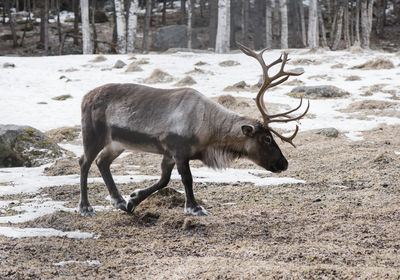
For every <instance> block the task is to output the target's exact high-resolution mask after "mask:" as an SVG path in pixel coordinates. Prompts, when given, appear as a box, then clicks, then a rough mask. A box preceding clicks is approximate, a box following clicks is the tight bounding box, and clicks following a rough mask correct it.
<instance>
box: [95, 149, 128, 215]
mask: <svg viewBox="0 0 400 280" xmlns="http://www.w3.org/2000/svg"><path fill="white" fill-rule="evenodd" d="M123 151H124V149H123V148H122V147H119V146H118V145H115V144H114V143H111V144H109V145H107V146H106V147H105V148H104V149H103V150H102V151H101V153H100V155H99V156H98V158H97V160H96V164H97V167H98V168H99V170H100V173H101V176H102V177H103V180H104V183H105V184H106V186H107V189H108V192H109V193H110V196H111V204H112V205H113V206H114V207H115V208H116V209H121V210H123V211H127V209H126V201H125V199H123V197H122V196H121V194H120V192H119V190H118V188H117V186H116V185H115V182H114V179H113V177H112V174H111V171H110V165H111V163H112V162H113V161H114V159H116V158H117V157H118V156H119V155H120V154H121V153H122V152H123Z"/></svg>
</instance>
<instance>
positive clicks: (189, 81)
mask: <svg viewBox="0 0 400 280" xmlns="http://www.w3.org/2000/svg"><path fill="white" fill-rule="evenodd" d="M194 84H196V81H195V80H194V79H193V78H192V77H190V76H186V77H185V78H183V79H182V80H180V81H178V82H177V83H176V84H174V86H178V87H182V86H191V85H194Z"/></svg>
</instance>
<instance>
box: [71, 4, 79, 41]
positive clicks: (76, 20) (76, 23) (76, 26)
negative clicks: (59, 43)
mask: <svg viewBox="0 0 400 280" xmlns="http://www.w3.org/2000/svg"><path fill="white" fill-rule="evenodd" d="M72 8H73V10H74V45H76V46H77V45H79V41H78V35H79V0H73V1H72Z"/></svg>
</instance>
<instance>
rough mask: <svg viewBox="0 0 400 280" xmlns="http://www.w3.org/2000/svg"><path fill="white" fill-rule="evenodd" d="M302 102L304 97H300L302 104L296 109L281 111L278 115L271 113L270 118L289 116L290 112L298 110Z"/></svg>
mask: <svg viewBox="0 0 400 280" xmlns="http://www.w3.org/2000/svg"><path fill="white" fill-rule="evenodd" d="M302 104H303V97H300V104H299V105H298V106H297V107H296V108H294V109H292V110H290V111H287V112H284V113H280V114H276V115H270V116H269V118H270V119H273V118H277V117H288V116H287V115H288V114H290V113H293V112H294V111H297V110H298V109H300V107H301V105H302Z"/></svg>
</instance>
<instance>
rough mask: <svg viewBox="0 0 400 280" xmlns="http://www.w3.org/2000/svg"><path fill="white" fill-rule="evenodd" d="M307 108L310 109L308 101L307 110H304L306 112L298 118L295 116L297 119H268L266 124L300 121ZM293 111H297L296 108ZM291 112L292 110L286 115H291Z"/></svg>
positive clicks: (305, 112)
mask: <svg viewBox="0 0 400 280" xmlns="http://www.w3.org/2000/svg"><path fill="white" fill-rule="evenodd" d="M309 108H310V100H308V105H307V109H306V110H305V111H304V113H303V114H301V115H300V116H297V117H295V118H288V119H279V120H274V119H271V118H270V120H269V121H268V123H272V122H291V121H297V120H300V119H301V118H302V117H304V116H305V115H306V114H307V112H308V109H309ZM295 110H297V108H296V109H295ZM295 110H294V111H295ZM291 112H293V110H292V111H289V112H288V114H289V113H291ZM278 116H279V115H278Z"/></svg>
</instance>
